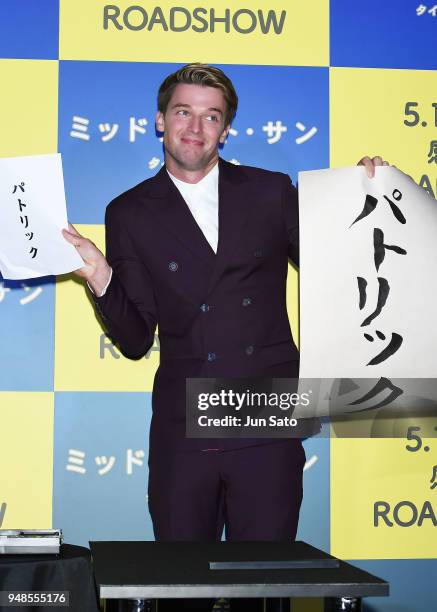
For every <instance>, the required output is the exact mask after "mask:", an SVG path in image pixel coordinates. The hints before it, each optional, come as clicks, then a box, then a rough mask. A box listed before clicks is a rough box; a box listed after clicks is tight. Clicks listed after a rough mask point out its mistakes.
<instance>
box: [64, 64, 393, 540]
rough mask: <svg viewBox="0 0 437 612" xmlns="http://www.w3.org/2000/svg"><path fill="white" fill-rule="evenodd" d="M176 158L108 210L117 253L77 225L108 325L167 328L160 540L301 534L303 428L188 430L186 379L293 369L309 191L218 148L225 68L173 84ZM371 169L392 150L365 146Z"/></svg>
mask: <svg viewBox="0 0 437 612" xmlns="http://www.w3.org/2000/svg"><path fill="white" fill-rule="evenodd" d="M158 109H159V110H158V113H157V116H156V125H157V129H158V130H159V131H161V132H163V133H164V149H165V166H164V167H163V168H162V169H161V170H160V171H159V172H158V174H157V175H156V176H155V177H153V178H151V179H148V180H146V181H144V182H142V183H140V184H139V185H137V186H136V187H133V188H132V189H130V190H129V191H127V192H126V193H124V194H122V195H120V196H119V197H117V198H116V199H115V200H114V201H113V202H111V204H110V205H109V206H108V208H107V211H106V259H105V257H104V256H103V255H102V253H101V252H100V251H99V250H98V249H97V248H96V247H95V245H94V244H93V243H91V242H90V241H89V240H87V239H86V238H84V237H82V236H80V235H79V234H78V233H77V232H76V230H75V229H74V228H73V227H72V226H70V232H67V231H66V230H64V235H65V238H66V239H67V240H68V241H69V242H71V243H72V244H74V245H75V246H76V248H77V250H78V252H79V253H80V255H81V256H82V258H83V260H84V262H85V266H84V267H83V268H81V269H80V270H78V271H77V274H78V275H79V276H81V277H83V278H85V279H86V280H87V282H88V284H89V286H90V288H91V290H92V292H93V299H94V302H95V305H96V309H97V312H98V313H99V315H100V317H101V320H102V323H103V325H104V326H105V327H106V329H107V330H108V332H109V334H110V336H111V337H112V338H113V339H114V341H116V342H117V344H118V346H119V347H120V349H121V351H122V352H123V353H124V354H125V355H126V356H128V357H132V358H138V357H141V356H143V355H144V354H145V353H146V352H147V351H148V350H149V349H150V347H151V346H152V344H153V339H154V333H155V328H156V325H158V326H159V339H160V366H159V369H158V371H157V374H156V377H155V383H154V389H153V418H152V425H151V432H150V455H149V467H150V478H149V505H150V513H151V516H152V521H153V527H154V532H155V536H156V538H157V539H159V540H213V539H220V538H221V533H222V530H223V526H225V528H226V535H227V538H228V539H234V540H282V539H294V538H295V535H296V530H297V523H298V516H299V508H300V504H301V499H302V471H303V466H304V462H305V454H304V451H303V447H302V444H301V441H300V440H298V439H287V440H266V439H211V440H205V439H189V438H186V437H185V379H186V378H194V377H202V378H208V377H211V378H216V377H220V378H226V377H229V378H231V377H233V378H235V377H245V378H257V377H259V378H269V377H278V378H293V377H297V376H298V371H299V354H298V351H297V349H296V346H295V344H294V342H293V339H292V335H291V331H290V325H289V321H288V316H287V309H286V279H287V267H288V259H289V258H290V259H291V260H292V262H293V263H294V264H295V265H298V257H299V243H298V240H299V229H298V205H297V193H296V189H295V188H294V187H293V186H292V184H291V181H290V179H289V177H288V176H287V175H285V174H281V173H276V172H269V171H266V170H261V169H258V168H252V167H247V166H235V165H232V164H230V163H228V162H225V161H223V160H221V159H219V156H218V147H219V145H220V144H221V143H224V141H225V139H226V136H227V134H228V131H229V129H230V125H231V121H232V119H233V117H234V115H235V112H236V109H237V95H236V93H235V90H234V87H233V85H232V83H231V81H230V80H229V79H228V78H227V77H226V75H225V74H224V73H223V72H222V71H221V70H219V69H217V68H214V67H211V66H205V65H201V64H192V65H188V66H185V67H183V68H182V69H180V70H178V71H177V72H176V73H174V74H172V75H170V76H169V77H167V79H165V81H164V82H163V83H162V85H161V87H160V90H159V94H158ZM360 163H362V164H363V165H366V166H367V168H368V172H369V175H371V174H372V173H373V171H374V166H375V165H381V164H382V163H384V164H386V162H383V161H382V159H381V158H374V159H373V161H372V160H370V159H369V158H363V160H361V162H360Z"/></svg>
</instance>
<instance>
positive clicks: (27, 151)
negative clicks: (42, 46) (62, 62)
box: [0, 59, 58, 157]
mask: <svg viewBox="0 0 437 612" xmlns="http://www.w3.org/2000/svg"><path fill="white" fill-rule="evenodd" d="M0 82H1V84H2V95H1V96H0V134H1V138H0V157H14V156H18V155H37V154H39V153H55V152H56V150H57V138H58V61H57V60H56V61H53V60H44V61H43V60H11V59H0Z"/></svg>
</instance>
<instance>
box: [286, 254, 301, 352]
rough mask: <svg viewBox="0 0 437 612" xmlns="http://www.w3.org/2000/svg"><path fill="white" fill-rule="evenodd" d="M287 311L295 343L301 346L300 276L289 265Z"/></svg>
mask: <svg viewBox="0 0 437 612" xmlns="http://www.w3.org/2000/svg"><path fill="white" fill-rule="evenodd" d="M287 311H288V318H289V320H290V327H291V331H292V334H293V339H294V342H295V343H296V345H297V346H299V274H298V272H297V270H296V268H294V267H293V266H292V265H291V264H288V277H287Z"/></svg>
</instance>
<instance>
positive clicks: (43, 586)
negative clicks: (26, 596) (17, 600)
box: [0, 544, 99, 612]
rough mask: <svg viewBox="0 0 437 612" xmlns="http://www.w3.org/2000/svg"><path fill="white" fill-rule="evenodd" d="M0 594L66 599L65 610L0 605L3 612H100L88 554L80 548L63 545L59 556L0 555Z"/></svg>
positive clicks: (55, 607)
mask: <svg viewBox="0 0 437 612" xmlns="http://www.w3.org/2000/svg"><path fill="white" fill-rule="evenodd" d="M0 591H2V592H4V593H5V594H6V593H11V592H16V593H28V592H42V591H43V592H48V593H52V592H60V591H65V592H68V596H69V597H68V606H61V605H59V606H57V605H51V606H50V607H48V606H47V605H44V604H41V606H36V605H35V604H33V605H25V604H24V603H23V604H22V605H19V607H16V606H14V607H10V606H9V605H1V603H0V611H2V612H3V611H12V612H13V611H14V610H18V609H19V610H20V611H21V612H24V611H28V612H37V611H41V612H43V611H45V612H46V611H47V610H49V611H50V610H51V611H52V612H57V611H59V612H99V605H98V601H97V594H96V589H95V584H94V576H93V568H92V565H91V554H90V551H89V550H88V548H83V547H82V546H73V545H70V544H63V545H62V546H61V551H60V553H59V554H58V555H46V554H41V555H27V554H26V555H0ZM40 601H41V600H40ZM46 601H47V600H46ZM51 601H53V599H52V600H51Z"/></svg>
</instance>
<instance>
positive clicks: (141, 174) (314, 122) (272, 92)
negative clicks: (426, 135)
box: [59, 61, 329, 224]
mask: <svg viewBox="0 0 437 612" xmlns="http://www.w3.org/2000/svg"><path fill="white" fill-rule="evenodd" d="M178 68H179V65H177V64H146V63H139V62H138V63H134V62H133V63H124V62H75V61H61V62H60V98H59V150H60V151H61V153H62V157H63V163H64V176H65V185H66V194H67V203H68V209H69V211H70V213H69V214H70V221H72V222H73V223H80V224H100V223H102V222H103V218H104V212H105V207H106V205H107V204H108V202H109V201H110V200H111V199H113V198H114V197H115V196H116V195H118V194H119V193H121V192H123V191H125V190H126V189H129V188H130V187H132V186H133V185H135V184H136V183H139V182H140V181H142V180H144V179H147V178H150V177H151V176H153V175H154V174H155V173H156V172H157V171H158V170H159V169H160V167H161V165H162V163H163V160H164V155H163V148H162V142H160V140H159V134H157V133H156V131H155V114H156V94H157V91H158V88H159V85H160V84H161V82H162V81H163V79H164V78H165V77H166V76H167V75H168V74H169V73H171V72H174V71H175V70H177V69H178ZM223 70H224V71H225V72H226V74H228V76H229V77H230V78H231V79H232V81H233V83H234V85H235V88H236V90H237V92H238V96H239V100H240V102H239V110H238V113H237V117H236V119H235V121H234V123H233V126H232V130H231V132H230V134H229V137H228V142H227V143H226V144H225V145H224V147H223V149H222V151H221V155H222V156H223V157H224V159H227V160H231V161H233V162H234V163H241V164H246V165H251V166H260V167H264V168H268V169H270V170H278V171H283V172H287V173H289V174H291V176H292V178H293V179H294V180H295V179H296V177H297V173H298V172H299V171H300V170H309V169H312V168H323V167H326V166H328V165H329V147H328V133H329V126H328V116H329V102H328V97H329V85H328V76H329V75H328V68H312V67H309V68H306V67H305V68H304V67H288V66H234V65H229V66H223Z"/></svg>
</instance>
